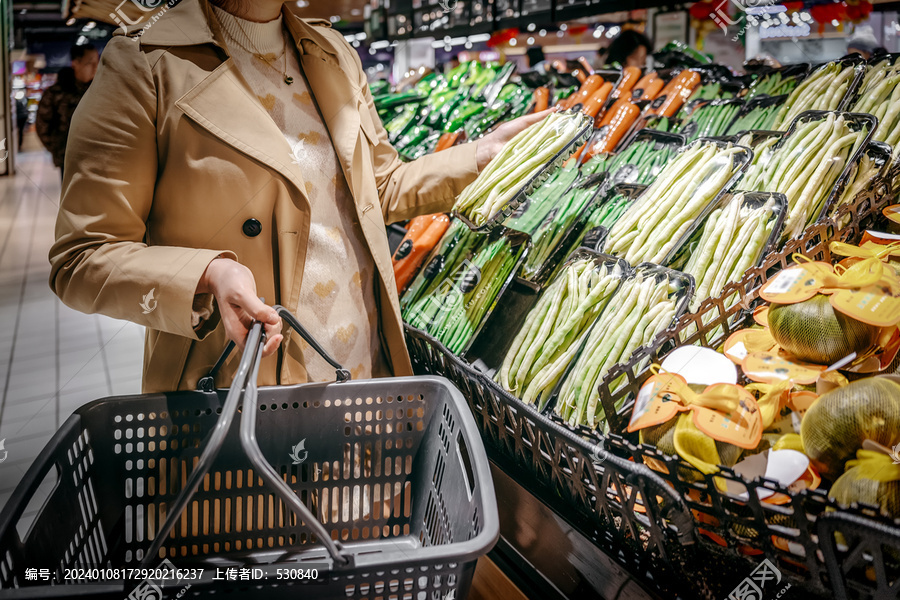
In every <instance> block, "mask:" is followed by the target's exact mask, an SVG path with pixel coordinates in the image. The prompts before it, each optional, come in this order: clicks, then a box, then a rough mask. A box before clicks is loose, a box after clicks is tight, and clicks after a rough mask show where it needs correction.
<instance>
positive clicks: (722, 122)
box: [678, 102, 741, 142]
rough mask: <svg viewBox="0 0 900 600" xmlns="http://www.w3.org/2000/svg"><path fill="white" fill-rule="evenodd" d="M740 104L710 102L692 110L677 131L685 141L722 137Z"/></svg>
mask: <svg viewBox="0 0 900 600" xmlns="http://www.w3.org/2000/svg"><path fill="white" fill-rule="evenodd" d="M740 108H741V105H740V102H710V103H708V104H705V105H703V106H700V107H699V108H696V109H694V112H692V113H691V114H690V116H689V117H687V118H686V119H685V120H684V121H682V122H681V126H680V127H679V129H678V133H681V134H683V135H684V137H685V140H687V141H688V142H692V141H694V140H696V139H697V138H702V137H714V136H717V135H724V134H725V129H726V128H727V127H728V124H729V123H731V121H732V120H733V119H734V117H735V115H737V113H738V111H739V110H740Z"/></svg>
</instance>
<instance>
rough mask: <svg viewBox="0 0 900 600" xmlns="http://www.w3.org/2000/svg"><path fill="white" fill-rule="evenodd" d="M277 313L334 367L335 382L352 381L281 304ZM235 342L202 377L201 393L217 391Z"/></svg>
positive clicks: (278, 305) (276, 308)
mask: <svg viewBox="0 0 900 600" xmlns="http://www.w3.org/2000/svg"><path fill="white" fill-rule="evenodd" d="M273 308H274V309H275V312H277V313H278V316H279V317H281V318H282V320H283V321H284V322H286V323H287V324H288V325H290V326H291V329H293V330H294V331H296V332H297V333H298V334H300V337H302V338H303V339H304V340H306V343H307V344H309V345H310V346H312V348H313V350H315V351H316V352H317V353H318V354H319V356H321V357H322V358H323V359H325V362H327V363H328V364H329V365H331V366H332V367H334V380H335V381H336V382H338V383H343V382H345V381H350V371H348V370H347V369H345V368H344V367H343V366H341V363H339V362H338V361H337V360H335V359H334V358H333V357H332V356H331V355H330V354H329V353H328V352H327V351H326V350H325V349H324V348H323V347H322V345H321V344H320V343H319V342H318V341H317V340H316V338H314V337H313V336H312V334H311V333H309V331H307V330H306V328H305V327H303V325H301V324H300V321H298V320H297V317H295V316H294V315H293V314H292V313H291V311H289V310H288V309H286V308H285V307H283V306H281V305H280V304H276V305H275V306H274V307H273ZM234 346H235V344H234V342H233V341H230V342H228V345H227V346H225V350H224V351H223V352H222V355H221V356H219V360H217V361H216V364H214V365H213V367H212V369H210V370H209V373H207V374H206V376H205V377H201V378H200V381H198V382H197V390H198V391H200V392H213V391H215V389H216V374H218V372H219V370H220V369H221V368H222V365H224V364H225V361H226V360H227V359H228V356H229V355H230V354H231V351H232V350H234Z"/></svg>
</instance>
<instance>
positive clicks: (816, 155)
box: [740, 113, 867, 240]
mask: <svg viewBox="0 0 900 600" xmlns="http://www.w3.org/2000/svg"><path fill="white" fill-rule="evenodd" d="M866 135H867V132H866V130H865V129H864V128H863V129H862V130H860V131H853V130H852V129H851V128H850V126H849V124H848V123H847V122H846V120H845V119H844V117H843V116H842V115H840V114H836V113H828V114H827V115H826V117H825V118H823V119H814V120H810V121H808V122H803V123H800V124H798V127H797V128H796V129H795V130H794V132H793V133H792V134H791V135H790V136H789V137H787V138H784V140H783V142H782V144H781V146H780V147H778V148H775V147H774V145H773V146H771V147H769V148H766V149H764V150H763V151H762V152H760V150H759V148H757V149H755V150H754V152H756V153H759V154H760V158H759V161H758V162H757V163H756V164H755V165H752V166H751V167H750V168H749V169H748V170H747V173H746V175H745V176H744V179H743V180H742V181H741V183H740V187H741V189H744V190H753V191H761V192H781V193H783V194H784V195H785V196H787V200H788V217H787V220H786V222H785V227H784V235H783V239H785V240H787V239H790V238H793V237H796V236H797V235H799V234H800V233H801V232H802V231H803V230H804V229H805V228H806V226H807V225H808V224H810V223H811V222H812V221H813V220H815V219H816V218H817V217H818V215H819V213H820V212H821V210H822V207H823V206H824V204H825V201H826V200H827V199H828V197H829V196H830V195H831V192H832V191H833V190H834V186H835V183H836V182H837V179H838V177H839V176H840V175H841V173H842V172H843V171H844V167H845V166H846V164H847V160H848V159H849V158H850V157H851V156H852V155H853V153H854V152H856V150H857V148H859V146H860V145H861V144H862V143H863V141H864V140H865V138H866Z"/></svg>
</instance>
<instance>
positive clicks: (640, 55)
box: [599, 29, 653, 68]
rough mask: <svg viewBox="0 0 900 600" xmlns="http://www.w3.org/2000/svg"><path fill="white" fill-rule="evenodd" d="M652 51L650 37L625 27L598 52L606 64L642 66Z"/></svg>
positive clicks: (645, 63)
mask: <svg viewBox="0 0 900 600" xmlns="http://www.w3.org/2000/svg"><path fill="white" fill-rule="evenodd" d="M652 51H653V43H652V42H651V41H650V38H648V37H647V36H646V35H644V34H643V33H641V32H639V31H634V30H633V29H626V30H625V31H623V32H622V33H620V34H619V35H617V36H616V37H615V38H614V39H613V41H612V43H611V44H610V45H609V47H608V48H606V49H605V51H601V52H599V54H600V58H601V60H602V62H603V63H604V64H606V65H610V66H616V67H638V68H644V67H645V66H646V65H647V56H648V55H649V54H650V53H651V52H652Z"/></svg>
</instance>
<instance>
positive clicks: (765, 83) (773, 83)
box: [746, 71, 799, 100]
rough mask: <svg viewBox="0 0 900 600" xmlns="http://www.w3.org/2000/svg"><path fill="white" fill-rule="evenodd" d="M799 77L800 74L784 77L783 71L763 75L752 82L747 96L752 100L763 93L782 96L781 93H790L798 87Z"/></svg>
mask: <svg viewBox="0 0 900 600" xmlns="http://www.w3.org/2000/svg"><path fill="white" fill-rule="evenodd" d="M798 79H799V75H791V76H789V77H784V76H783V75H782V74H781V71H775V72H774V73H768V74H766V75H762V76H761V77H759V78H758V79H756V80H755V81H754V82H753V83H751V84H750V87H749V88H748V89H747V96H746V98H747V100H750V99H752V98H755V97H757V96H762V95H766V96H780V95H781V94H787V93H790V92H791V91H792V90H793V89H794V88H795V87H797V81H798Z"/></svg>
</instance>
